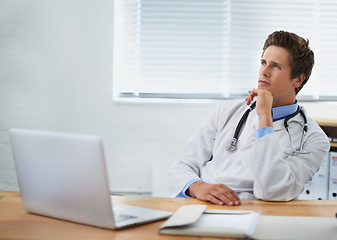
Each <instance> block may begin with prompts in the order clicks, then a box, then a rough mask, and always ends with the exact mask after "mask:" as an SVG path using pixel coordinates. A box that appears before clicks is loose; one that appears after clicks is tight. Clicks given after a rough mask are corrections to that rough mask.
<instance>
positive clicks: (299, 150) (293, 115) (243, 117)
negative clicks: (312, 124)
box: [227, 101, 310, 155]
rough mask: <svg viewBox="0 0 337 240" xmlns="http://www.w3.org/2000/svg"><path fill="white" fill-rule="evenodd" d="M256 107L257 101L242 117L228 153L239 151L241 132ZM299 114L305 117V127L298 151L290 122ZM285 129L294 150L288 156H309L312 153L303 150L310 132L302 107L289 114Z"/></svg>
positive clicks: (229, 145)
mask: <svg viewBox="0 0 337 240" xmlns="http://www.w3.org/2000/svg"><path fill="white" fill-rule="evenodd" d="M255 105H256V101H255V102H253V103H252V104H251V105H250V106H249V108H248V109H247V110H246V111H245V113H244V114H243V115H242V117H241V119H240V121H239V123H238V125H237V126H236V129H235V132H234V136H233V138H232V139H231V140H230V142H229V144H228V146H227V150H228V151H231V152H233V151H235V150H236V149H237V147H236V144H237V142H238V140H239V133H240V130H241V128H242V126H243V124H244V123H245V122H246V121H247V118H248V115H249V113H250V112H251V111H252V110H253V109H254V108H255ZM298 113H300V114H301V116H302V117H303V120H304V125H303V131H302V137H301V142H300V148H299V149H298V150H297V149H295V147H294V144H293V139H292V137H291V134H290V131H289V125H288V121H289V119H291V118H292V117H295V116H296V115H297V114H298ZM284 127H285V129H286V130H287V132H288V135H289V138H290V142H291V147H292V149H293V153H286V154H289V155H297V154H308V153H310V152H308V151H303V149H302V148H303V140H304V136H305V134H306V133H307V131H308V122H307V117H306V116H305V114H304V112H303V111H302V109H301V108H300V107H298V108H297V110H296V112H294V113H292V114H289V115H288V116H286V117H285V119H284Z"/></svg>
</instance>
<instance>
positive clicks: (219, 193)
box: [187, 181, 241, 206]
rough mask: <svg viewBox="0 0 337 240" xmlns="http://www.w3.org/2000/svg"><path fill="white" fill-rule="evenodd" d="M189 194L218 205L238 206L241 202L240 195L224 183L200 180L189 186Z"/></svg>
mask: <svg viewBox="0 0 337 240" xmlns="http://www.w3.org/2000/svg"><path fill="white" fill-rule="evenodd" d="M187 194H188V195H190V196H191V197H196V198H198V199H200V200H203V201H209V202H212V203H214V204H218V205H224V204H227V205H229V206H233V205H235V206H237V205H240V204H241V201H240V198H239V196H238V195H237V194H236V193H235V192H234V191H233V190H232V189H230V188H229V187H227V186H226V185H224V184H209V183H205V182H203V181H198V182H195V183H193V184H192V185H191V186H190V187H189V189H188V191H187Z"/></svg>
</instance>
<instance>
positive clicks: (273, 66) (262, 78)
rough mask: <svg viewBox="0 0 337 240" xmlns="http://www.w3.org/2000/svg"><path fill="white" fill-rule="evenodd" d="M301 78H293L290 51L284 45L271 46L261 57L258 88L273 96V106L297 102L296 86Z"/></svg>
mask: <svg viewBox="0 0 337 240" xmlns="http://www.w3.org/2000/svg"><path fill="white" fill-rule="evenodd" d="M299 80H300V78H294V79H291V67H290V64H289V52H288V51H287V50H286V49H285V48H282V47H277V46H269V47H268V48H267V49H266V50H265V51H264V53H263V56H262V57H261V66H260V71H259V82H258V88H259V89H264V90H268V91H269V92H271V94H272V96H273V107H278V106H283V105H289V104H294V103H295V97H296V94H295V88H297V87H299V86H300V84H301V82H300V81H299Z"/></svg>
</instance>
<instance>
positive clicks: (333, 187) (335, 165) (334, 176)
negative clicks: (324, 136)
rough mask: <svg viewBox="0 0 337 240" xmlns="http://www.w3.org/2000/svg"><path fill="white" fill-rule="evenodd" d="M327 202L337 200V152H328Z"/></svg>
mask: <svg viewBox="0 0 337 240" xmlns="http://www.w3.org/2000/svg"><path fill="white" fill-rule="evenodd" d="M329 172H330V174H329V198H328V199H329V200H337V152H334V151H331V152H330V170H329Z"/></svg>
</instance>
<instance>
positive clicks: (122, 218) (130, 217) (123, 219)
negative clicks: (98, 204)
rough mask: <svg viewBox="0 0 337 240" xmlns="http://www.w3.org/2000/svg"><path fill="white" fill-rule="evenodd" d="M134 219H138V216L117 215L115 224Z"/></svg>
mask: <svg viewBox="0 0 337 240" xmlns="http://www.w3.org/2000/svg"><path fill="white" fill-rule="evenodd" d="M132 218H136V216H131V215H127V214H115V222H122V221H125V220H129V219H132Z"/></svg>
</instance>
